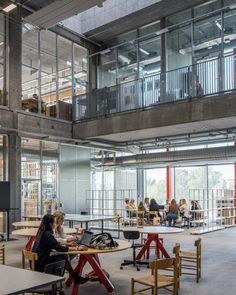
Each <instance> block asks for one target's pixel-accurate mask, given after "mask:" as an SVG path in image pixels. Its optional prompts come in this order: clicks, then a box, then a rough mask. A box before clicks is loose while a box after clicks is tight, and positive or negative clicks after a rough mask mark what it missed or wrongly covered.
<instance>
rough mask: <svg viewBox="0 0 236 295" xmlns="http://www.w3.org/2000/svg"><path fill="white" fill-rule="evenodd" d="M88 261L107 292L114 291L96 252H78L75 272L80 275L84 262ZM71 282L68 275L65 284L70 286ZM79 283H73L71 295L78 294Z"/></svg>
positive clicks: (71, 279)
mask: <svg viewBox="0 0 236 295" xmlns="http://www.w3.org/2000/svg"><path fill="white" fill-rule="evenodd" d="M87 262H88V263H89V264H90V266H91V267H92V269H93V270H94V272H95V273H96V275H97V276H98V278H99V280H100V283H101V284H103V285H104V287H105V288H106V289H107V292H108V293H113V292H114V286H113V284H112V283H111V281H110V280H109V278H108V277H107V275H106V274H105V273H104V271H103V270H102V268H101V264H100V261H99V257H98V255H97V254H80V257H79V260H78V264H77V266H76V267H75V269H74V270H75V272H77V273H78V275H81V274H82V272H83V269H84V266H85V265H86V263H87ZM72 283H73V278H72V277H69V278H68V279H67V281H66V286H68V287H70V286H71V285H72ZM79 287H80V285H79V284H74V286H73V289H72V295H77V294H79V293H78V291H79Z"/></svg>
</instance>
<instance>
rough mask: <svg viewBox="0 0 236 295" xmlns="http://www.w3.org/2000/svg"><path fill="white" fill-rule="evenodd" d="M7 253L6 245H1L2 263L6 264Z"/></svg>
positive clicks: (0, 257)
mask: <svg viewBox="0 0 236 295" xmlns="http://www.w3.org/2000/svg"><path fill="white" fill-rule="evenodd" d="M5 258H6V252H5V245H0V263H1V264H5Z"/></svg>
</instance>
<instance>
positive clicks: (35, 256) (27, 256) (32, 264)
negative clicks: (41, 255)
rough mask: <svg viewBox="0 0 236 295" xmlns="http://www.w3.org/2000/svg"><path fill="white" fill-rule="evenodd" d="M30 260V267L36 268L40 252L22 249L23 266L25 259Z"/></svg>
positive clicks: (23, 266)
mask: <svg viewBox="0 0 236 295" xmlns="http://www.w3.org/2000/svg"><path fill="white" fill-rule="evenodd" d="M26 259H27V260H29V262H30V267H31V269H32V270H35V261H37V260H38V254H37V253H35V252H32V251H26V250H23V251H22V268H25V260H26Z"/></svg>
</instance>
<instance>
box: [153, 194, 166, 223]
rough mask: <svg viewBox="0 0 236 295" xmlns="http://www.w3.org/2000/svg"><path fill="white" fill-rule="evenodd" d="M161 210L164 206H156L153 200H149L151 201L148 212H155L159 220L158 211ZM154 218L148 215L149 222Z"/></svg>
mask: <svg viewBox="0 0 236 295" xmlns="http://www.w3.org/2000/svg"><path fill="white" fill-rule="evenodd" d="M163 208H164V206H161V205H159V204H157V202H156V200H155V199H151V201H150V205H149V211H156V212H157V215H158V217H160V218H161V214H160V212H159V210H160V209H163ZM154 217H155V215H152V214H150V219H151V220H152V219H153V218H154Z"/></svg>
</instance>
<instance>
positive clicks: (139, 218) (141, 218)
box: [136, 210, 145, 225]
mask: <svg viewBox="0 0 236 295" xmlns="http://www.w3.org/2000/svg"><path fill="white" fill-rule="evenodd" d="M136 214H137V215H136V216H137V223H138V225H143V224H144V220H145V211H143V210H137V212H136Z"/></svg>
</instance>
